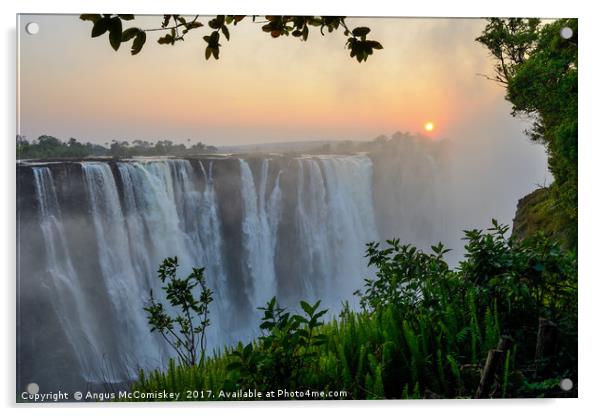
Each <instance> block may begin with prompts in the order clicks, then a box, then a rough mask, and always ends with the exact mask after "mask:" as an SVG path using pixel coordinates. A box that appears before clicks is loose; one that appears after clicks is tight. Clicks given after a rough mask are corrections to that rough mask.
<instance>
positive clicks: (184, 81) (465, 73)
mask: <svg viewBox="0 0 602 416" xmlns="http://www.w3.org/2000/svg"><path fill="white" fill-rule="evenodd" d="M201 20H202V21H203V22H204V23H205V24H206V23H207V20H208V19H207V18H206V17H205V18H201ZM31 21H35V22H36V23H38V24H39V26H40V32H39V33H38V34H37V35H28V34H27V33H26V32H25V31H24V27H25V25H26V24H27V23H29V22H31ZM159 22H160V17H158V16H144V17H138V16H137V18H136V20H135V21H134V22H128V23H131V24H132V25H140V26H141V27H144V28H148V27H157V26H158V25H159ZM348 25H349V26H350V27H355V26H360V25H365V26H368V27H370V28H371V29H372V32H371V33H370V37H371V38H373V39H376V40H378V41H380V42H381V43H382V44H383V46H384V49H383V50H380V51H375V54H374V55H373V56H371V57H370V58H369V59H368V61H367V62H364V63H361V64H359V63H358V62H356V61H355V60H354V59H352V58H350V57H349V52H348V50H347V49H345V48H344V44H345V36H344V35H343V33H342V32H335V33H331V34H327V35H326V36H321V35H320V34H319V30H317V29H315V28H314V30H313V31H312V32H310V36H309V39H308V41H307V42H300V41H299V40H298V39H295V38H292V37H288V38H286V37H285V38H278V39H272V38H270V36H269V34H266V33H264V32H262V31H261V26H260V25H259V24H254V23H252V22H250V21H246V20H243V22H242V23H240V24H239V25H238V26H236V27H232V28H231V40H230V41H229V42H227V41H226V40H225V39H222V40H221V41H220V42H221V44H222V51H221V54H220V59H219V60H218V61H215V60H209V61H206V60H205V58H204V56H203V55H204V54H203V52H204V44H205V42H204V41H203V40H202V38H201V35H203V34H206V32H207V30H208V28H207V27H203V28H200V29H198V30H197V31H193V32H191V33H190V34H189V35H188V38H187V39H186V41H184V42H179V43H177V44H176V46H173V47H172V46H165V45H158V44H157V43H156V42H155V41H156V38H157V37H158V36H159V35H153V34H151V33H149V38H148V40H147V43H146V45H145V47H144V49H143V50H142V52H141V53H140V54H139V55H137V56H131V55H130V53H129V44H123V45H122V47H121V48H120V50H119V51H118V52H114V51H113V50H112V49H111V47H110V46H109V42H108V38H107V36H106V35H103V36H102V37H100V38H94V39H92V38H91V37H90V31H91V27H92V25H91V24H90V22H84V21H81V20H79V18H78V16H77V15H21V16H20V27H19V31H20V48H19V49H20V50H19V52H20V58H19V65H20V69H19V84H20V86H19V88H20V103H19V104H20V126H19V127H20V128H19V133H20V134H22V135H24V136H27V137H29V138H37V137H38V136H40V135H42V134H49V135H53V136H56V137H59V138H62V139H68V138H70V137H75V138H78V139H80V140H82V141H90V142H92V143H99V144H104V143H105V142H110V141H112V140H114V139H115V140H130V141H132V140H136V139H139V140H147V141H157V140H163V139H168V140H172V141H174V142H175V143H186V141H187V140H188V139H190V140H191V141H192V142H195V141H202V142H204V143H207V144H211V145H217V146H219V145H245V144H263V143H276V142H295V141H331V140H370V139H372V138H374V137H376V136H378V135H380V134H386V135H391V134H392V133H393V132H395V131H408V132H411V133H415V132H421V133H424V134H426V135H427V136H431V137H434V138H441V137H445V138H449V139H452V140H454V139H459V138H462V137H464V136H467V135H471V136H475V135H484V134H487V132H488V131H490V130H491V129H492V128H495V130H496V131H503V132H505V133H506V135H512V136H515V135H516V136H518V135H521V136H522V130H523V129H524V125H523V124H522V123H521V122H520V121H518V120H516V119H513V118H512V117H511V116H510V114H509V105H508V104H507V103H506V102H505V101H504V90H503V88H501V87H500V86H498V85H496V84H495V83H493V82H491V81H488V80H487V79H485V78H484V77H482V76H479V75H478V74H484V73H485V74H487V73H491V71H492V61H491V59H490V58H489V57H488V54H487V51H486V50H485V48H483V47H482V46H481V45H479V44H477V43H476V42H475V41H474V39H475V38H476V37H477V36H478V35H479V34H480V32H481V31H482V29H483V27H484V25H485V22H484V20H482V19H441V18H430V19H429V18H349V19H348ZM427 121H432V122H434V123H435V130H434V131H433V132H430V133H429V132H424V130H423V126H424V123H426V122H427ZM467 133H470V134H467Z"/></svg>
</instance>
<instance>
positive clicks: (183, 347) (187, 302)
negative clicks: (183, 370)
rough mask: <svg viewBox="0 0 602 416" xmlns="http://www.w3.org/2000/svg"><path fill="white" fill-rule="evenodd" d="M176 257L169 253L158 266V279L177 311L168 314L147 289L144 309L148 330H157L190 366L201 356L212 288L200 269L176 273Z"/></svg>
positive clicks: (211, 299)
mask: <svg viewBox="0 0 602 416" xmlns="http://www.w3.org/2000/svg"><path fill="white" fill-rule="evenodd" d="M177 268H178V258H177V257H169V258H167V259H165V260H164V261H163V263H162V264H161V266H160V267H159V270H158V273H159V279H161V282H162V283H164V284H165V286H163V287H162V289H163V291H164V292H165V295H166V298H167V301H168V302H169V304H170V305H171V306H172V308H173V309H175V310H179V311H180V314H178V315H176V316H175V317H173V316H171V315H170V314H169V313H168V312H167V311H166V309H165V307H164V306H163V304H162V303H161V302H159V301H158V300H157V299H156V298H155V296H154V295H153V291H152V290H151V292H150V299H149V306H147V307H145V308H144V310H145V311H146V312H147V317H148V323H149V325H150V327H151V332H154V331H158V332H159V333H160V334H161V335H162V336H163V338H164V339H165V341H167V343H168V344H169V345H170V346H171V347H172V348H173V349H174V350H175V351H176V353H177V355H178V358H179V359H180V360H181V362H182V364H183V365H186V366H189V367H190V366H194V365H196V364H197V363H201V362H203V361H204V360H205V350H206V347H207V338H206V335H205V331H206V329H207V327H208V326H209V304H210V303H211V302H212V301H213V297H212V296H213V292H212V290H211V289H209V288H208V287H207V283H206V281H205V276H204V269H203V268H193V269H192V273H191V274H190V275H188V277H186V278H184V279H180V278H178V277H177V276H176V272H177Z"/></svg>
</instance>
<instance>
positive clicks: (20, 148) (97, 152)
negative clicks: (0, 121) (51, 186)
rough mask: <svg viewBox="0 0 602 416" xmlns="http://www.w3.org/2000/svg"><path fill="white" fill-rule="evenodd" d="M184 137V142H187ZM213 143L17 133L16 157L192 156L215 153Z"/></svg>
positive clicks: (215, 148) (215, 149)
mask: <svg viewBox="0 0 602 416" xmlns="http://www.w3.org/2000/svg"><path fill="white" fill-rule="evenodd" d="M190 141H191V140H190V139H188V143H190ZM215 152H217V147H215V146H208V145H206V144H204V143H201V142H196V143H194V144H192V145H190V144H189V146H186V145H184V144H174V143H173V142H172V141H170V140H159V141H157V142H156V143H153V142H148V141H146V140H134V141H133V142H132V143H129V142H128V141H125V140H124V141H119V140H113V141H112V142H111V143H108V142H107V143H105V145H104V146H103V145H100V144H94V143H89V142H87V143H82V142H80V141H78V140H77V139H75V138H70V139H69V140H68V141H66V142H64V141H62V140H60V139H57V138H56V137H53V136H48V135H42V136H40V137H38V138H37V139H35V140H32V141H29V140H27V138H26V137H24V136H19V135H18V136H17V159H53V158H83V157H101V156H110V157H116V158H121V157H132V156H192V155H198V154H203V153H215Z"/></svg>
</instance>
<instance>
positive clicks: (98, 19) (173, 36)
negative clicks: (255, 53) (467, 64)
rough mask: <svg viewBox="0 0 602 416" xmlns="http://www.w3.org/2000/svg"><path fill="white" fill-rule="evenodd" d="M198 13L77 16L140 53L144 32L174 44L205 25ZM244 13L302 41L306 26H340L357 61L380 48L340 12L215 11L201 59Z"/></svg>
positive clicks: (214, 51)
mask: <svg viewBox="0 0 602 416" xmlns="http://www.w3.org/2000/svg"><path fill="white" fill-rule="evenodd" d="M199 17H200V16H199V15H196V16H192V17H190V16H182V15H179V14H166V15H163V16H162V21H161V24H160V25H159V26H158V27H151V28H141V27H137V26H134V27H129V28H127V29H124V23H123V22H128V21H133V20H135V18H136V17H135V16H134V15H133V14H82V15H80V19H81V20H84V21H89V22H92V23H93V26H92V37H93V38H95V37H99V36H102V35H104V34H105V33H108V34H109V43H110V44H111V47H112V48H113V49H114V50H118V49H119V47H120V46H121V44H122V43H125V42H129V41H132V45H131V53H132V55H137V54H138V53H140V51H141V50H142V48H143V47H144V44H145V43H146V34H147V33H148V32H155V31H165V32H167V33H166V34H165V35H163V36H161V37H160V38H159V39H158V40H157V43H159V44H161V45H175V44H176V42H180V41H183V40H184V39H185V37H186V35H187V34H188V33H189V32H190V31H192V30H196V29H199V28H201V27H205V24H203V23H201V21H200V20H199ZM246 17H250V18H251V20H252V21H253V23H258V24H261V25H262V26H261V30H262V31H263V32H266V33H269V34H270V36H271V37H272V38H278V37H281V36H293V37H295V38H298V39H300V40H302V41H306V40H307V38H308V37H309V32H310V28H319V30H320V34H321V35H322V36H324V35H325V31H327V32H328V33H332V32H335V31H338V30H339V29H342V30H343V33H344V35H345V36H347V42H346V43H345V45H346V48H347V49H349V51H350V52H349V55H350V56H351V57H352V58H355V59H356V60H357V61H358V62H362V61H366V60H367V59H368V56H370V55H372V54H373V52H374V50H375V49H382V48H383V47H382V45H381V44H380V43H379V42H377V41H375V40H370V39H367V38H366V36H367V35H368V33H370V28H368V27H356V28H354V29H349V27H348V26H347V24H346V22H345V17H343V16H265V17H263V18H262V19H261V20H260V17H259V16H235V15H218V16H215V17H214V18H211V19H210V20H209V21H208V22H206V23H207V26H209V28H210V29H211V31H210V32H209V33H208V34H207V35H205V36H203V40H204V41H205V43H206V46H205V59H209V58H211V57H213V58H214V59H219V53H220V48H221V46H222V44H221V43H220V40H221V39H222V36H223V37H224V38H226V41H230V30H231V28H232V27H233V26H236V25H237V24H238V23H240V22H241V21H242V20H243V19H245V18H246Z"/></svg>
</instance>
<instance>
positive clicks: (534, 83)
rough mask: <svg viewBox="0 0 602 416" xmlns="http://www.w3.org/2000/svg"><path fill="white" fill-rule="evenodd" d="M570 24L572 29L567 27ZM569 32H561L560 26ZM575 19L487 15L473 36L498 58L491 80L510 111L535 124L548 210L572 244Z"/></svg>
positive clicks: (574, 232)
mask: <svg viewBox="0 0 602 416" xmlns="http://www.w3.org/2000/svg"><path fill="white" fill-rule="evenodd" d="M566 28H569V29H570V30H567V29H566ZM563 29H564V30H565V32H564V33H567V34H570V35H571V36H566V38H565V37H563V36H562V35H561V31H563ZM577 29H578V28H577V19H559V20H556V21H554V22H552V23H548V24H542V23H541V21H540V20H539V19H519V18H510V19H497V18H496V19H488V24H487V26H486V28H485V30H484V32H483V33H482V35H481V36H479V37H478V38H477V39H476V40H477V41H478V42H480V43H481V44H483V45H485V46H486V47H487V48H488V49H489V52H490V53H491V55H492V56H493V57H494V58H495V59H496V64H495V75H494V76H493V77H491V79H493V80H495V81H496V82H498V83H500V84H501V85H503V86H504V87H505V88H506V99H507V100H508V101H509V102H510V103H512V114H513V115H514V116H527V117H529V118H530V119H531V120H532V121H533V123H532V126H531V128H530V129H529V130H528V131H527V133H528V134H529V136H530V138H531V139H532V140H533V141H535V142H537V143H542V144H543V145H544V146H545V148H546V151H547V154H548V166H549V169H550V172H551V173H552V175H553V176H554V183H553V185H552V186H551V188H550V190H551V193H552V198H553V203H552V204H551V206H550V214H554V215H555V216H557V217H559V218H560V221H561V222H562V223H563V226H564V227H566V229H567V233H568V234H569V236H568V238H569V240H570V241H571V245H575V246H576V238H577V130H578V129H577V50H578V48H577V41H578V30H577Z"/></svg>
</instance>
